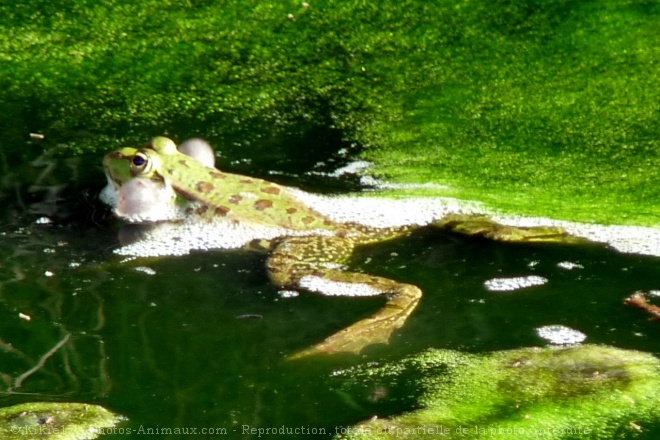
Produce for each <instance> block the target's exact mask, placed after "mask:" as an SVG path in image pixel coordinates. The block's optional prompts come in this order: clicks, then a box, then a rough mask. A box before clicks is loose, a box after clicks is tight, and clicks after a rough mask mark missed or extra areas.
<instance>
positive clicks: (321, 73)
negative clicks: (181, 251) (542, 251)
mask: <svg viewBox="0 0 660 440" xmlns="http://www.w3.org/2000/svg"><path fill="white" fill-rule="evenodd" d="M659 14H660V4H659V3H658V2H655V1H642V0H640V1H600V2H584V1H571V0H555V1H531V0H530V1H522V2H516V1H508V0H499V1H486V0H463V1H437V2H426V3H424V2H413V1H403V2H388V1H385V2H377V3H369V2H335V1H313V2H304V3H301V2H279V3H269V2H259V1H242V2H236V3H224V2H222V3H219V2H218V3H216V2H210V1H195V2H188V3H187V4H180V3H178V2H167V1H165V2H154V1H152V0H141V1H136V2H123V1H116V2H106V3H104V2H91V1H81V2H76V3H75V4H70V3H68V2H43V1H37V0H34V1H23V2H18V3H13V4H11V5H9V4H6V5H2V6H0V27H1V28H2V29H3V30H4V32H2V33H1V34H0V58H1V59H2V61H3V62H2V63H1V64H0V102H2V104H0V106H1V108H2V115H3V116H2V118H0V128H2V130H3V137H4V140H3V143H7V144H8V145H25V144H26V143H25V139H26V137H27V133H29V132H37V133H41V134H44V135H45V136H46V141H45V142H44V143H42V144H35V143H29V142H28V144H27V145H25V148H23V147H21V148H13V147H12V148H10V149H6V151H5V152H4V153H3V160H4V167H5V171H10V167H9V163H12V162H14V161H16V160H27V159H32V158H33V157H35V156H36V155H37V153H38V152H39V151H40V150H41V149H42V148H44V146H47V147H48V146H50V147H55V146H58V147H57V149H58V151H60V152H61V154H64V155H72V154H78V153H80V152H84V151H92V150H108V149H111V148H114V147H115V146H116V145H117V144H125V143H133V142H140V143H142V142H144V140H145V139H146V138H148V137H149V136H151V135H157V134H163V133H169V134H170V135H172V136H173V137H175V138H177V139H178V140H179V141H181V140H183V139H184V138H185V137H188V136H190V135H203V136H206V137H208V138H209V140H211V141H212V143H213V144H214V145H218V146H221V149H222V150H223V153H224V154H226V155H227V156H228V157H229V158H230V159H231V158H237V157H240V158H244V157H253V156H258V153H260V152H268V151H271V155H272V156H275V157H277V156H281V155H282V154H290V155H291V154H292V155H303V153H304V152H308V151H310V150H314V148H315V147H317V143H318V139H317V137H315V135H316V134H318V132H319V130H320V131H322V132H324V133H326V132H328V131H330V132H333V133H334V135H333V136H334V137H335V138H336V139H338V140H344V141H349V143H350V142H353V143H354V144H355V145H358V146H360V147H362V148H363V150H362V153H361V154H362V155H363V157H364V158H366V159H368V160H371V161H373V162H374V163H375V167H374V168H373V170H372V172H373V173H374V174H377V175H378V176H379V177H386V178H388V179H390V180H393V181H397V182H435V183H441V184H443V185H448V188H445V189H438V188H436V189H428V188H427V189H425V190H424V191H423V192H424V193H426V194H429V193H431V194H433V195H438V194H442V195H451V196H456V197H459V198H464V199H474V200H479V201H482V202H484V203H486V204H487V206H488V207H489V208H493V209H497V210H502V211H505V212H508V213H512V212H515V213H521V214H526V215H534V216H546V217H553V218H557V219H563V220H574V221H587V222H592V221H593V222H598V223H614V224H622V223H623V224H636V225H646V226H653V225H655V224H656V223H657V220H656V219H657V217H658V213H659V212H658V210H659V208H658V207H657V204H656V203H655V202H654V201H655V200H657V198H658V195H659V194H658V189H657V188H658V185H657V180H658V179H657V177H658V174H657V173H658V169H660V167H659V166H658V165H660V161H659V159H658V151H659V150H658V132H659V130H658V129H659V121H660V107H659V106H660V104H658V103H659V102H660V99H659V98H660V97H659V96H658V94H659V93H660V92H658V88H657V77H658V74H659V73H660V72H659V69H660V67H659V66H660V63H658V59H659V58H660V53H659V49H658V48H659V47H660V44H659V43H660V41H659V40H660V35H659V34H658V33H657V29H656V27H657V26H656V25H657V20H658V15H659ZM284 144H291V145H294V144H295V145H296V149H295V151H291V150H285V149H283V148H282V145H284ZM285 151H286V153H285ZM272 156H271V157H272ZM417 192H422V191H421V190H420V191H417Z"/></svg>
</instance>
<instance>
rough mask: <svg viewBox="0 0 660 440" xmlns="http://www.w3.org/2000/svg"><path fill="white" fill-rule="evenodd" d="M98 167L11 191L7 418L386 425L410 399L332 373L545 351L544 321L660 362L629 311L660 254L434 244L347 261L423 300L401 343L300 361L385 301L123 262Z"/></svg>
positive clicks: (198, 259) (643, 324) (256, 271)
mask: <svg viewBox="0 0 660 440" xmlns="http://www.w3.org/2000/svg"><path fill="white" fill-rule="evenodd" d="M89 161H96V162H100V159H99V158H79V159H78V160H74V161H66V162H65V161H54V162H53V164H54V167H55V169H59V170H64V171H61V172H62V175H61V176H60V177H58V178H54V179H55V181H53V180H50V181H49V182H48V184H45V185H43V186H41V187H36V186H35V185H34V182H35V181H36V178H37V177H38V176H37V175H38V173H34V172H33V173H32V174H30V173H27V175H34V176H35V177H34V179H35V180H33V181H32V182H30V181H29V180H30V179H27V180H28V181H26V182H25V184H24V185H18V186H17V187H14V188H13V190H12V191H10V189H6V190H5V198H4V200H5V201H6V203H5V207H4V210H3V215H2V216H1V218H2V220H3V224H2V228H1V229H0V241H1V242H2V245H1V246H0V267H1V268H2V271H1V272H0V274H1V275H0V276H1V278H0V374H1V378H2V380H1V381H0V386H1V387H2V389H1V390H0V406H8V405H12V404H16V403H20V402H25V401H33V400H48V401H79V402H90V403H97V404H101V405H103V406H106V407H107V408H109V409H111V410H113V411H115V412H118V413H120V414H123V415H125V416H127V417H128V419H129V420H128V421H127V422H125V423H123V424H122V425H120V426H119V427H118V431H117V433H115V434H114V435H108V436H106V437H104V438H126V435H125V433H126V432H129V430H132V432H133V433H137V432H140V430H143V431H142V432H146V430H148V429H152V430H153V431H152V432H162V431H159V430H167V429H169V428H172V429H174V428H187V429H189V430H191V431H193V430H196V432H197V433H198V434H200V435H202V437H212V436H211V435H209V434H208V432H214V430H215V432H216V433H219V434H224V433H226V434H227V437H228V438H256V437H258V433H255V432H254V431H251V429H252V428H269V427H277V428H279V427H282V426H284V427H287V428H290V429H297V431H296V432H294V433H293V434H287V435H286V436H284V437H282V436H280V438H310V437H317V436H318V437H324V438H327V437H328V435H326V434H334V433H335V432H336V430H337V429H338V427H345V426H348V425H351V424H354V423H356V422H358V421H360V420H363V419H365V418H368V417H370V416H372V415H374V414H378V415H380V416H386V415H388V414H393V413H396V412H397V411H403V410H406V409H410V408H409V406H408V405H409V397H410V396H408V395H398V396H397V395H388V396H385V397H383V396H380V397H379V398H378V399H376V398H372V397H373V396H369V395H364V396H349V395H346V393H345V392H343V391H340V386H339V385H340V384H339V383H338V382H334V380H336V379H333V378H332V372H333V371H336V370H338V369H343V368H346V367H347V366H351V365H355V364H356V363H363V362H381V361H385V360H392V359H397V358H399V357H401V356H403V355H409V354H413V353H417V352H419V351H421V350H424V349H426V348H429V347H438V348H450V349H458V350H465V351H470V352H484V351H490V350H502V349H509V348H517V347H524V346H533V345H540V346H543V345H546V344H547V342H546V341H544V340H543V339H541V338H540V337H539V336H538V335H537V333H536V329H538V328H539V327H541V326H545V325H563V326H566V327H569V328H572V329H575V330H578V331H580V332H582V333H584V334H585V335H587V339H586V342H588V343H593V344H606V345H612V346H616V347H621V348H628V349H636V350H643V351H647V352H651V353H654V354H658V353H660V341H659V339H658V332H659V331H660V328H659V327H658V325H659V324H658V323H657V322H651V321H649V320H648V317H647V316H646V315H645V314H644V313H643V312H641V311H639V310H636V309H632V308H628V307H626V306H624V305H623V300H624V298H625V297H627V296H628V295H630V294H631V293H632V292H634V291H636V290H642V291H647V292H648V291H653V290H659V289H660V281H658V276H657V275H658V259H657V258H649V257H640V256H635V255H622V254H618V253H615V252H613V251H611V250H609V249H607V248H605V247H603V246H599V245H582V246H577V245H572V246H568V245H547V246H546V245H543V246H542V245H505V244H497V243H491V242H487V241H482V240H472V239H467V238H463V237H458V236H454V235H450V234H446V233H443V232H440V231H432V230H423V231H419V232H417V233H415V234H413V235H412V236H411V237H407V238H405V239H400V240H397V241H394V242H391V243H386V244H382V245H378V246H372V247H365V248H362V249H360V250H359V252H357V253H356V255H354V257H353V259H352V262H351V265H352V267H354V268H355V269H357V270H360V271H364V272H368V273H373V274H378V275H382V276H386V277H390V278H393V279H397V280H401V281H405V282H408V283H413V284H416V285H418V286H420V287H421V288H422V290H423V291H424V297H423V299H422V301H421V303H420V305H419V307H418V308H417V310H416V311H415V312H414V313H413V315H412V316H411V318H410V319H409V321H408V322H407V323H406V325H405V326H404V328H403V329H401V331H399V332H398V333H396V334H395V336H394V337H393V338H392V341H391V343H390V344H389V345H387V346H376V347H371V348H369V349H368V350H366V353H364V354H363V355H361V356H337V357H332V358H317V359H307V360H301V361H287V360H286V359H285V357H286V356H287V355H289V354H292V353H294V352H296V351H297V350H300V349H303V348H306V347H309V346H310V345H312V344H314V343H316V342H319V341H320V340H322V339H323V338H324V337H326V336H328V335H330V334H332V333H333V332H334V331H336V330H338V329H341V328H343V327H345V326H347V325H349V324H351V323H353V322H355V321H357V320H358V319H360V318H361V317H364V316H366V315H369V314H371V313H373V312H374V311H375V310H376V309H377V308H378V307H380V305H381V304H382V300H381V299H378V298H366V299H350V298H324V297H318V296H314V295H311V294H301V295H300V296H297V297H293V298H283V297H281V296H280V295H279V294H278V292H277V290H276V289H275V288H274V287H273V286H271V285H270V284H269V282H268V279H267V277H266V273H265V270H264V257H263V256H260V255H256V254H250V253H245V252H239V251H235V252H209V253H197V254H194V255H191V256H186V257H171V258H160V259H138V260H133V261H123V259H122V258H121V257H118V256H116V255H114V254H113V253H112V250H113V248H115V247H116V246H117V237H116V234H117V230H116V228H115V227H114V225H113V224H112V221H110V220H109V219H108V218H107V217H106V216H105V214H104V213H103V212H102V211H100V210H99V209H100V207H99V206H98V204H96V202H94V196H95V193H96V192H97V191H98V189H100V185H101V184H102V183H103V181H104V177H103V175H102V173H101V171H100V167H98V166H97V165H96V164H95V165H94V167H93V168H92V169H87V168H86V167H83V166H82V164H86V163H89ZM83 169H86V171H85V172H83V171H82V170H83ZM66 170H76V172H77V173H82V174H76V173H68V172H67V171H66ZM23 174H25V173H23ZM56 174H57V173H55V174H54V175H56ZM65 175H66V176H67V177H64V176H65ZM71 176H75V177H71ZM262 177H266V176H262ZM57 180H59V181H60V182H59V183H60V185H59V186H58V184H57V182H56V181H57ZM285 180H288V183H292V182H295V176H292V175H289V176H288V177H287V179H285ZM74 181H75V182H76V183H75V184H74V183H73V182H74ZM322 189H323V190H324V191H329V190H330V189H331V188H327V187H326V188H322ZM45 214H49V215H48V216H45ZM44 218H48V219H50V221H45V220H39V219H44ZM566 262H570V263H574V265H575V267H573V268H572V269H568V268H566V266H567V265H566V264H565V263H566ZM529 275H536V276H540V277H543V278H546V279H547V280H548V281H547V283H545V284H543V285H540V286H533V287H529V288H525V289H521V290H516V291H510V292H494V291H489V290H488V289H487V288H486V287H485V284H484V283H485V282H486V281H488V280H491V279H494V278H506V277H519V276H529ZM651 300H653V298H651ZM375 392H376V390H374V393H375ZM122 430H123V431H122ZM204 430H205V431H204ZM203 433H206V434H203ZM656 434H657V430H656ZM650 435H653V433H651V434H650ZM167 437H168V436H167V435H164V436H163V437H161V438H167ZM649 438H650V437H649Z"/></svg>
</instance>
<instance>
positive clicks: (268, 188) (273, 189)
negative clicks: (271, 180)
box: [261, 186, 280, 195]
mask: <svg viewBox="0 0 660 440" xmlns="http://www.w3.org/2000/svg"><path fill="white" fill-rule="evenodd" d="M261 192H265V193H266V194H273V195H277V194H279V193H280V189H279V188H278V187H276V186H266V187H263V188H261Z"/></svg>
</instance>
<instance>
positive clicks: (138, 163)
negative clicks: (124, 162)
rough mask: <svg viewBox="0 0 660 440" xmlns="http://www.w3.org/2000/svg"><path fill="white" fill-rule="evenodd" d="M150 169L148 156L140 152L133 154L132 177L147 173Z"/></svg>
mask: <svg viewBox="0 0 660 440" xmlns="http://www.w3.org/2000/svg"><path fill="white" fill-rule="evenodd" d="M150 169H151V162H150V160H149V156H147V154H146V153H144V152H142V151H138V152H137V153H135V155H134V156H133V158H132V159H131V174H133V175H134V176H136V175H138V174H144V173H147V172H148V171H149V170H150Z"/></svg>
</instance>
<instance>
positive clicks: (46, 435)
mask: <svg viewBox="0 0 660 440" xmlns="http://www.w3.org/2000/svg"><path fill="white" fill-rule="evenodd" d="M122 420H124V418H123V417H122V416H119V415H117V414H114V413H112V412H110V411H108V410H107V409H105V408H103V407H101V406H98V405H87V404H84V403H58V402H31V403H23V404H20V405H14V406H10V407H7V408H0V438H1V439H3V440H14V439H21V440H31V439H34V440H36V439H40V440H45V439H49V440H54V439H57V440H83V439H94V438H96V437H98V436H99V435H100V434H103V433H109V432H111V431H106V430H107V429H110V428H112V427H114V426H115V425H116V424H117V423H119V422H120V421H122Z"/></svg>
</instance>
